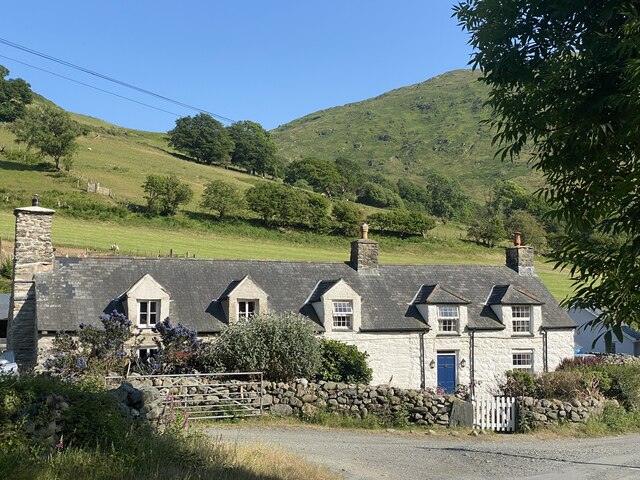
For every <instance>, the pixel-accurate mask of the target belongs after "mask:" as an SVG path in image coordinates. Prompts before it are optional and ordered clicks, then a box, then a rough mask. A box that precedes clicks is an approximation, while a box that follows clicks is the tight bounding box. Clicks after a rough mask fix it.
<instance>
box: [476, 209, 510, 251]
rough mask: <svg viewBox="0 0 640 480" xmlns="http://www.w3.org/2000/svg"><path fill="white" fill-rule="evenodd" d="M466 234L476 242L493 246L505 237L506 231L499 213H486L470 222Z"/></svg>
mask: <svg viewBox="0 0 640 480" xmlns="http://www.w3.org/2000/svg"><path fill="white" fill-rule="evenodd" d="M467 236H468V237H469V238H473V239H474V240H475V242H476V243H477V244H482V245H484V246H485V247H489V248H493V247H494V246H495V244H496V243H498V242H500V241H502V240H505V239H506V238H507V231H506V230H505V228H504V221H503V220H502V216H501V215H490V214H488V213H487V214H485V215H483V216H481V217H480V218H477V219H474V220H473V221H472V222H471V225H469V229H468V230H467Z"/></svg>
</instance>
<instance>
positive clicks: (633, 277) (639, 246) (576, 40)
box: [454, 0, 640, 343]
mask: <svg viewBox="0 0 640 480" xmlns="http://www.w3.org/2000/svg"><path fill="white" fill-rule="evenodd" d="M454 10H455V15H456V16H457V17H458V20H459V22H460V25H461V26H462V27H463V28H465V29H466V30H468V31H469V33H470V35H471V39H470V42H469V43H470V44H471V46H472V47H473V49H474V53H473V55H472V61H471V63H472V64H473V66H474V67H480V69H481V70H482V72H483V77H482V81H483V82H484V83H485V84H487V85H488V86H489V87H490V88H491V92H490V97H489V101H488V102H487V103H488V105H489V106H490V107H491V109H492V118H491V121H490V123H491V125H492V126H494V127H495V128H496V129H497V135H496V137H495V138H494V142H495V143H497V144H499V145H500V146H501V149H500V150H499V151H498V154H499V155H500V156H501V157H502V159H503V160H504V159H514V158H517V157H518V156H519V155H526V156H527V157H528V156H529V153H530V152H531V162H532V164H533V166H534V168H536V169H538V170H540V171H541V172H542V174H543V176H544V179H545V182H546V187H545V188H544V189H543V193H544V196H545V199H546V200H547V201H549V202H550V204H551V205H553V206H554V207H553V208H554V210H552V211H551V212H550V214H551V215H552V216H553V217H554V218H555V219H558V220H562V221H563V222H565V232H566V235H564V236H562V237H561V238H560V240H559V242H558V248H557V252H556V253H555V254H554V255H555V259H556V261H557V265H558V266H562V267H566V268H568V269H569V270H570V272H571V274H572V276H573V277H575V278H576V283H577V285H578V288H577V289H576V291H575V295H574V296H573V298H570V299H568V300H567V304H571V305H575V306H579V307H583V308H585V307H588V308H597V309H599V310H601V311H603V312H604V313H605V315H603V316H601V317H600V318H598V319H595V321H594V322H593V323H592V325H593V324H597V323H604V324H605V326H607V327H610V328H611V329H612V331H613V333H615V334H616V336H617V337H618V338H619V339H620V338H622V332H621V326H622V325H623V324H625V323H626V324H629V325H630V326H632V327H638V326H640V323H638V322H639V320H638V319H640V289H638V285H639V284H640V269H639V268H638V258H640V222H638V218H640V207H639V203H638V201H637V197H638V182H640V169H639V168H638V166H639V161H640V142H639V141H638V115H637V112H638V98H639V97H638V90H639V89H640V62H639V59H640V48H639V45H640V9H638V5H637V2H635V1H632V0H611V1H608V2H592V3H589V4H588V5H586V4H585V3H584V2H566V1H562V0H514V1H511V2H509V8H503V7H502V6H501V3H500V2H498V1H496V0H464V1H461V2H460V3H459V4H458V5H457V6H455V7H454ZM602 238H605V239H609V240H610V241H609V242H601V241H600V240H601V239H602ZM605 341H606V342H607V343H610V342H611V331H609V332H607V334H606V336H605Z"/></svg>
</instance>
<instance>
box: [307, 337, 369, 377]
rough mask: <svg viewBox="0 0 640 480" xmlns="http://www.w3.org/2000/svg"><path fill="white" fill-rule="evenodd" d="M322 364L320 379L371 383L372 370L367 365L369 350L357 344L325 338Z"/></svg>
mask: <svg viewBox="0 0 640 480" xmlns="http://www.w3.org/2000/svg"><path fill="white" fill-rule="evenodd" d="M320 345H321V350H322V364H321V366H320V371H319V372H318V379H320V380H327V381H333V382H346V383H369V382H370V381H371V375H372V373H373V372H372V370H371V368H370V367H369V366H368V365H367V357H368V356H369V355H368V354H367V352H361V351H360V350H358V348H357V347H356V346H355V345H347V344H346V343H342V342H339V341H337V340H330V339H326V338H323V339H322V341H321V344H320Z"/></svg>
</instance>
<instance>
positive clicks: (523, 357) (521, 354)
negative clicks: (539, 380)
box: [511, 350, 533, 373]
mask: <svg viewBox="0 0 640 480" xmlns="http://www.w3.org/2000/svg"><path fill="white" fill-rule="evenodd" d="M511 357H512V360H511V362H512V367H513V370H524V371H526V372H531V373H533V352H532V351H522V350H521V351H514V352H513V353H512V354H511Z"/></svg>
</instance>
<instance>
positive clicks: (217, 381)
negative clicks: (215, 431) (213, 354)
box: [106, 372, 264, 420]
mask: <svg viewBox="0 0 640 480" xmlns="http://www.w3.org/2000/svg"><path fill="white" fill-rule="evenodd" d="M106 381H107V385H113V386H118V385H120V383H122V382H129V383H131V384H132V385H133V386H134V387H136V388H153V389H155V390H156V391H157V392H158V393H159V394H160V396H161V399H162V400H161V401H162V403H163V405H167V406H171V407H173V408H176V409H180V410H183V411H184V410H186V411H187V412H188V413H189V419H190V420H199V419H205V418H233V417H255V416H258V415H261V414H262V409H263V405H262V396H263V392H264V382H263V377H262V372H243V373H193V374H184V375H135V376H131V377H128V378H125V377H120V376H113V377H107V378H106Z"/></svg>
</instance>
